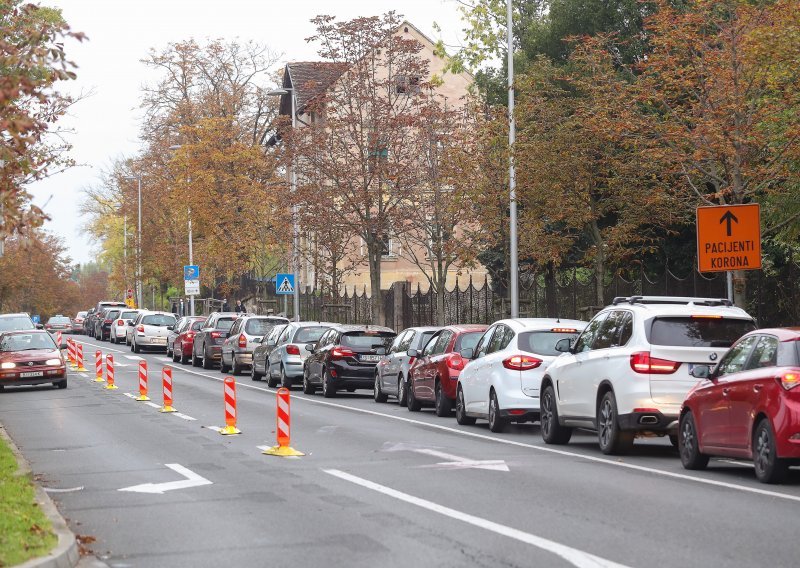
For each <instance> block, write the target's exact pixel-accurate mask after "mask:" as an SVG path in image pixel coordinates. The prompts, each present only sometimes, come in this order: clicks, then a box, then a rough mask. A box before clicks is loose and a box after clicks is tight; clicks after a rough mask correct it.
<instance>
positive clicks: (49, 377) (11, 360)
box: [0, 329, 67, 390]
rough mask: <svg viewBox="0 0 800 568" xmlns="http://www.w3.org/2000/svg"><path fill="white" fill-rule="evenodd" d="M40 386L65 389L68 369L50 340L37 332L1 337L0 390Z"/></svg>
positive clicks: (47, 336)
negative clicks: (13, 387)
mask: <svg viewBox="0 0 800 568" xmlns="http://www.w3.org/2000/svg"><path fill="white" fill-rule="evenodd" d="M42 383H53V386H55V387H58V388H60V389H65V388H67V367H66V365H65V364H64V359H63V358H62V357H61V351H59V350H58V347H56V343H55V341H53V337H52V336H51V335H50V334H49V333H48V332H46V331H43V330H36V329H31V330H26V331H8V332H5V333H3V334H0V390H3V388H5V387H6V386H7V385H39V384H42Z"/></svg>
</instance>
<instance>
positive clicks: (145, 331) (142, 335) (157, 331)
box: [131, 311, 175, 353]
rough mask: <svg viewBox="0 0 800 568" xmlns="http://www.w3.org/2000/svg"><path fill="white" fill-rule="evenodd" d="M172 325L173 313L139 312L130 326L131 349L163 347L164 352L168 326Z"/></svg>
mask: <svg viewBox="0 0 800 568" xmlns="http://www.w3.org/2000/svg"><path fill="white" fill-rule="evenodd" d="M173 326H175V314H171V313H169V312H151V311H142V312H140V313H139V315H138V316H137V317H136V319H135V320H134V322H133V326H132V327H133V333H132V336H131V351H133V352H134V353H139V352H140V351H141V350H142V349H159V350H161V349H163V350H164V352H165V353H166V351H167V336H168V335H169V331H170V329H169V328H170V327H173Z"/></svg>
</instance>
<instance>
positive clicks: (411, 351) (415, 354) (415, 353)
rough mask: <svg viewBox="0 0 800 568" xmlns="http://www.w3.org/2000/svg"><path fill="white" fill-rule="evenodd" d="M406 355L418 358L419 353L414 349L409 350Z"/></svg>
mask: <svg viewBox="0 0 800 568" xmlns="http://www.w3.org/2000/svg"><path fill="white" fill-rule="evenodd" d="M406 354H407V355H408V356H409V357H419V351H417V350H416V349H409V350H408V351H406Z"/></svg>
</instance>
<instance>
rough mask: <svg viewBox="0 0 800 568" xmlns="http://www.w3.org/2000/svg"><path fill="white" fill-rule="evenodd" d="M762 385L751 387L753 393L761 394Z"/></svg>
mask: <svg viewBox="0 0 800 568" xmlns="http://www.w3.org/2000/svg"><path fill="white" fill-rule="evenodd" d="M762 388H763V385H753V392H761V389H762Z"/></svg>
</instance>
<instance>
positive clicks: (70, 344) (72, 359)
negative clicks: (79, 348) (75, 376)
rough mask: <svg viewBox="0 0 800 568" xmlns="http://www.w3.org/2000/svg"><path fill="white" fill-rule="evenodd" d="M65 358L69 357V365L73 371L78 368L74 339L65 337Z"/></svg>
mask: <svg viewBox="0 0 800 568" xmlns="http://www.w3.org/2000/svg"><path fill="white" fill-rule="evenodd" d="M67 359H69V366H70V368H71V369H72V370H73V371H77V370H78V361H77V358H76V355H75V340H74V339H67Z"/></svg>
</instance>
